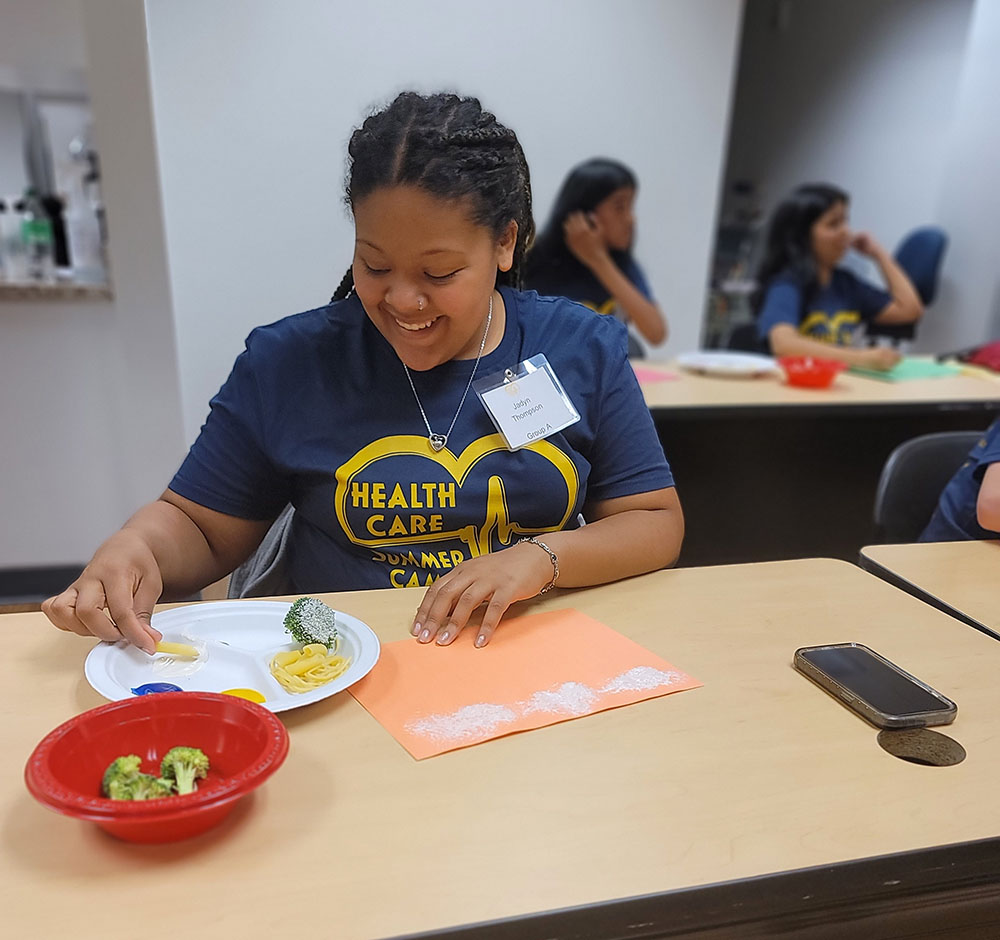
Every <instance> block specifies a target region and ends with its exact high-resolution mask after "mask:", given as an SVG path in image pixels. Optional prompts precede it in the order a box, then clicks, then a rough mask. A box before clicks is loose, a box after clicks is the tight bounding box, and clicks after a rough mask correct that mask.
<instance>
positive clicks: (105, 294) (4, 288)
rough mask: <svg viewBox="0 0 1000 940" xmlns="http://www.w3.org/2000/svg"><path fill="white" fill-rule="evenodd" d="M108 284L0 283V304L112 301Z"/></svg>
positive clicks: (112, 297)
mask: <svg viewBox="0 0 1000 940" xmlns="http://www.w3.org/2000/svg"><path fill="white" fill-rule="evenodd" d="M113 299H114V295H113V294H112V292H111V285H110V284H75V283H73V282H71V281H67V282H56V283H53V284H36V283H30V282H10V281H7V282H5V281H0V302H2V301H5V300H39V301H49V300H56V301H58V300H113Z"/></svg>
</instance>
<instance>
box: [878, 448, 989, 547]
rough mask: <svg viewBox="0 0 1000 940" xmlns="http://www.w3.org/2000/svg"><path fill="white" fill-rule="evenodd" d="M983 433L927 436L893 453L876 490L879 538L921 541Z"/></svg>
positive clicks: (896, 541)
mask: <svg viewBox="0 0 1000 940" xmlns="http://www.w3.org/2000/svg"><path fill="white" fill-rule="evenodd" d="M981 437H982V432H981V431H942V432H940V433H938V434H923V435H921V436H920V437H914V438H912V439H911V440H908V441H904V442H903V443H902V444H900V445H899V446H898V447H897V448H896V449H895V450H894V451H893V452H892V453H891V454H889V458H888V459H887V460H886V462H885V466H884V467H883V468H882V475H881V476H880V477H879V481H878V490H877V492H876V494H875V531H876V538H877V540H878V541H879V542H890V543H903V542H915V541H916V540H917V538H918V537H919V536H920V533H921V532H923V530H924V528H925V527H926V525H927V523H928V522H930V519H931V516H932V515H933V514H934V510H935V508H936V507H937V503H938V498H939V497H940V496H941V491H942V490H943V489H944V488H945V486H946V485H947V484H948V481H949V480H950V479H951V478H952V477H953V476H954V475H955V472H956V471H957V470H958V468H959V467H960V466H961V465H962V462H963V461H964V460H965V457H966V455H967V454H968V453H969V451H970V450H972V447H973V446H974V445H975V443H976V441H978V440H979V438H981Z"/></svg>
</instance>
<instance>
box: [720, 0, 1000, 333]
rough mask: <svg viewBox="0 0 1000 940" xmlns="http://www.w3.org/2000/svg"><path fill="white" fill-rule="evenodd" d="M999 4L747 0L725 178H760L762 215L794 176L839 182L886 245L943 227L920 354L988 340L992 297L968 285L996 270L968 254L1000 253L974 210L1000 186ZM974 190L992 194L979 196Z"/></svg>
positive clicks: (987, 223) (865, 225) (981, 0)
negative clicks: (999, 109)
mask: <svg viewBox="0 0 1000 940" xmlns="http://www.w3.org/2000/svg"><path fill="white" fill-rule="evenodd" d="M998 7H1000V4H997V3H996V0H978V2H975V3H974V2H973V0H809V2H803V0H796V2H791V0H750V2H749V3H748V4H747V7H746V14H745V27H744V35H743V40H742V47H741V55H740V66H739V77H738V84H737V92H736V96H735V101H734V105H733V124H732V131H731V138H730V147H729V155H728V161H727V167H726V172H725V176H726V180H727V182H731V181H733V180H737V179H750V180H755V181H757V183H758V184H759V187H760V196H761V201H762V204H763V206H764V208H765V210H767V211H769V210H770V209H771V208H772V207H773V206H774V204H775V203H776V202H777V201H778V200H779V199H780V198H781V197H782V195H783V194H785V193H786V192H788V191H789V190H790V189H792V188H793V187H794V186H795V185H797V184H799V183H803V182H811V181H829V182H833V183H836V184H838V185H840V186H843V187H844V188H845V189H846V190H847V191H848V192H849V193H850V194H851V215H852V224H853V225H855V226H856V227H857V228H861V229H867V230H869V231H871V232H872V233H873V234H874V235H875V236H876V237H877V238H878V239H879V240H880V241H882V242H883V244H885V245H886V247H888V248H890V249H893V248H895V246H896V245H897V244H898V242H899V240H900V239H901V238H902V237H903V236H904V235H905V234H906V233H907V232H908V231H910V230H911V229H913V228H916V227H917V226H920V225H926V224H940V225H942V226H944V228H945V229H947V231H948V233H949V235H950V237H951V245H950V247H949V251H948V255H947V256H946V259H945V265H944V268H943V271H942V285H941V291H940V294H939V299H938V300H937V302H936V303H935V305H934V306H933V307H932V308H931V311H930V313H929V315H928V317H927V318H926V320H925V322H924V324H923V325H922V327H921V329H920V332H919V334H918V349H925V350H932V349H950V348H957V347H958V346H961V345H963V343H966V342H967V343H969V344H971V343H975V342H979V341H982V339H985V338H986V334H987V325H986V317H985V308H984V306H983V302H984V291H983V290H981V289H979V288H972V287H970V286H969V284H968V279H969V278H977V279H981V276H982V275H985V274H986V273H987V272H986V270H985V266H984V265H983V264H982V263H975V264H973V263H972V262H971V261H970V260H969V258H968V256H967V255H968V252H969V251H970V250H973V249H974V246H977V245H978V246H979V247H980V248H981V249H983V250H985V249H987V247H994V252H993V257H994V259H995V258H996V257H998V254H997V252H996V250H995V245H996V241H995V236H994V232H995V231H996V227H995V225H994V223H993V222H992V220H991V218H990V214H989V213H984V212H982V211H981V208H980V207H979V206H978V205H977V203H978V201H979V198H980V197H985V198H986V199H989V198H991V196H990V195H988V194H987V192H989V193H992V192H994V191H995V190H994V184H993V179H994V177H995V172H994V171H993V170H992V167H995V166H996V165H997V161H996V144H995V139H996V138H995V135H996V127H997V120H996V117H995V111H996V95H997V91H998V90H1000V64H998V63H997V61H996V60H995V58H991V57H990V55H989V52H988V49H989V48H990V45H991V44H992V47H993V48H994V49H995V48H996V45H997V43H998V42H1000V28H998V25H997V23H996V17H997V12H998ZM977 50H978V51H977ZM991 134H992V135H993V137H992V138H990V135H991ZM990 139H992V140H993V141H994V143H993V145H992V146H993V149H992V150H991V149H990V147H989V146H988V141H989V140H990ZM991 161H992V163H991ZM970 167H974V168H975V169H974V172H971V173H970ZM970 186H975V187H976V188H978V189H983V190H984V191H983V192H979V193H978V194H977V195H975V196H974V195H973V194H972V192H971V190H970ZM960 193H964V195H962V196H961V197H960V195H959V194H960ZM994 266H995V265H994ZM959 281H965V282H966V284H965V286H962V287H958V286H957V285H958V282H959ZM991 283H992V284H994V285H995V283H996V281H995V278H994V279H993V280H992V281H991Z"/></svg>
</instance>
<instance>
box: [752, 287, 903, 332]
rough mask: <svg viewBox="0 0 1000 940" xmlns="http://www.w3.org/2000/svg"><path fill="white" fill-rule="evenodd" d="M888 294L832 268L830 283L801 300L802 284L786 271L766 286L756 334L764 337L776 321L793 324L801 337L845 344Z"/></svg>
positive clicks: (889, 300)
mask: <svg viewBox="0 0 1000 940" xmlns="http://www.w3.org/2000/svg"><path fill="white" fill-rule="evenodd" d="M890 303H892V297H891V296H890V295H889V294H887V293H886V292H885V291H884V290H880V289H879V288H877V287H872V285H871V284H867V283H865V282H864V281H862V280H860V279H859V278H857V277H855V275H854V274H852V273H851V272H850V271H848V270H846V269H844V268H836V269H834V271H833V275H832V276H831V278H830V283H829V284H827V285H825V286H824V287H820V288H818V289H817V290H816V291H814V292H813V293H812V295H811V296H810V298H809V301H808V304H807V303H805V302H804V301H803V295H802V287H801V286H800V284H799V283H798V281H797V280H796V279H795V278H794V277H793V276H792V275H791V274H790V273H782V274H779V275H778V276H777V277H775V278H774V280H773V281H771V283H770V284H769V285H768V287H767V292H766V293H765V294H764V302H763V303H762V304H761V308H760V313H759V314H758V316H757V335H758V337H759V338H760V339H761V340H767V338H768V334H769V333H770V332H771V330H772V329H774V327H776V326H778V324H780V323H788V324H790V325H791V326H794V327H795V328H796V329H797V330H798V331H799V332H800V333H801V334H802V335H803V336H808V337H809V338H810V339H818V340H822V341H823V342H825V343H833V344H835V345H837V346H849V345H850V343H851V337H852V336H853V334H854V332H855V331H856V330H858V329H859V328H860V327H861V325H862V323H870V322H871V321H872V320H874V319H875V317H877V316H878V315H879V314H880V313H881V312H882V311H883V310H884V309H885V308H886V307H887V306H888V305H889V304H890Z"/></svg>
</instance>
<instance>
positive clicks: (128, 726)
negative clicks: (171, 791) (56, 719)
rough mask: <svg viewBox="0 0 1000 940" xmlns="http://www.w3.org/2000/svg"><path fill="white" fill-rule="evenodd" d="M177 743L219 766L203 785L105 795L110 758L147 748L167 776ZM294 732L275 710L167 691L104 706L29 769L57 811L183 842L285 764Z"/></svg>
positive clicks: (73, 725)
mask: <svg viewBox="0 0 1000 940" xmlns="http://www.w3.org/2000/svg"><path fill="white" fill-rule="evenodd" d="M177 745H184V746H188V747H199V748H201V749H202V750H203V751H204V752H205V753H206V754H207V755H208V758H209V761H210V764H211V767H210V770H209V772H208V776H207V777H206V778H205V779H204V780H202V781H200V782H199V786H198V789H197V791H195V792H194V793H190V794H188V795H186V796H172V797H168V798H166V799H162V800H141V801H131V800H109V799H106V798H105V797H103V796H102V795H101V778H102V777H103V776H104V771H105V769H106V768H107V766H108V764H110V763H111V761H113V760H114V759H115V758H116V757H119V756H121V755H123V754H138V755H139V756H140V757H141V758H142V769H143V770H144V771H146V772H147V773H156V774H157V775H159V766H160V759H161V758H162V757H163V755H164V754H165V753H166V752H167V751H169V750H170V748H172V747H175V746H177ZM287 754H288V732H287V731H286V730H285V726H284V725H283V724H282V723H281V722H280V721H279V720H278V719H277V718H276V717H275V716H274V715H273V714H272V713H271V712H270V711H268V710H267V709H266V708H262V707H261V706H260V705H256V704H255V703H253V702H248V701H246V700H245V699H240V698H235V697H234V696H232V695H219V694H216V693H214V692H165V693H159V694H157V695H142V696H137V697H136V698H131V699H125V700H123V701H121V702H112V703H111V704H110V705H101V706H100V707H99V708H92V709H91V710H90V711H86V712H84V713H83V714H82V715H77V716H76V718H71V719H70V720H69V721H67V722H65V723H64V724H61V725H60V726H59V727H58V728H56V729H55V730H54V731H52V732H50V733H49V734H48V735H46V736H45V737H44V738H43V739H42V740H41V742H39V744H38V746H37V747H36V748H35V750H34V751H33V752H32V754H31V757H30V758H29V759H28V763H27V765H26V766H25V768H24V779H25V783H27V785H28V789H29V790H30V791H31V795H32V796H34V797H35V799H37V800H38V801H39V802H40V803H42V804H43V805H45V806H47V807H48V808H49V809H53V810H55V811H56V812H57V813H63V814H64V815H66V816H74V817H76V818H77V819H87V820H91V821H93V822H96V823H97V825H98V826H100V827H101V828H102V829H106V830H107V831H108V832H110V833H111V834H112V835H115V836H118V838H120V839H126V840H128V841H129V842H173V841H176V840H178V839H186V838H188V837H189V836H193V835H197V834H198V833H200V832H204V831H205V830H206V829H209V828H211V827H212V826H214V825H216V824H217V823H219V822H221V821H222V819H223V818H224V817H225V816H226V815H227V814H228V813H229V812H230V810H232V809H233V807H235V805H236V803H237V801H238V800H239V799H241V798H242V797H244V796H246V795H247V794H248V793H249V792H250V791H251V790H253V789H255V788H256V787H258V786H260V785H261V784H262V783H263V782H264V781H265V780H266V779H267V778H268V777H270V776H271V774H273V773H274V772H275V771H276V770H277V769H278V768H279V767H280V766H281V764H282V763H283V762H284V760H285V757H286V756H287Z"/></svg>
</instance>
